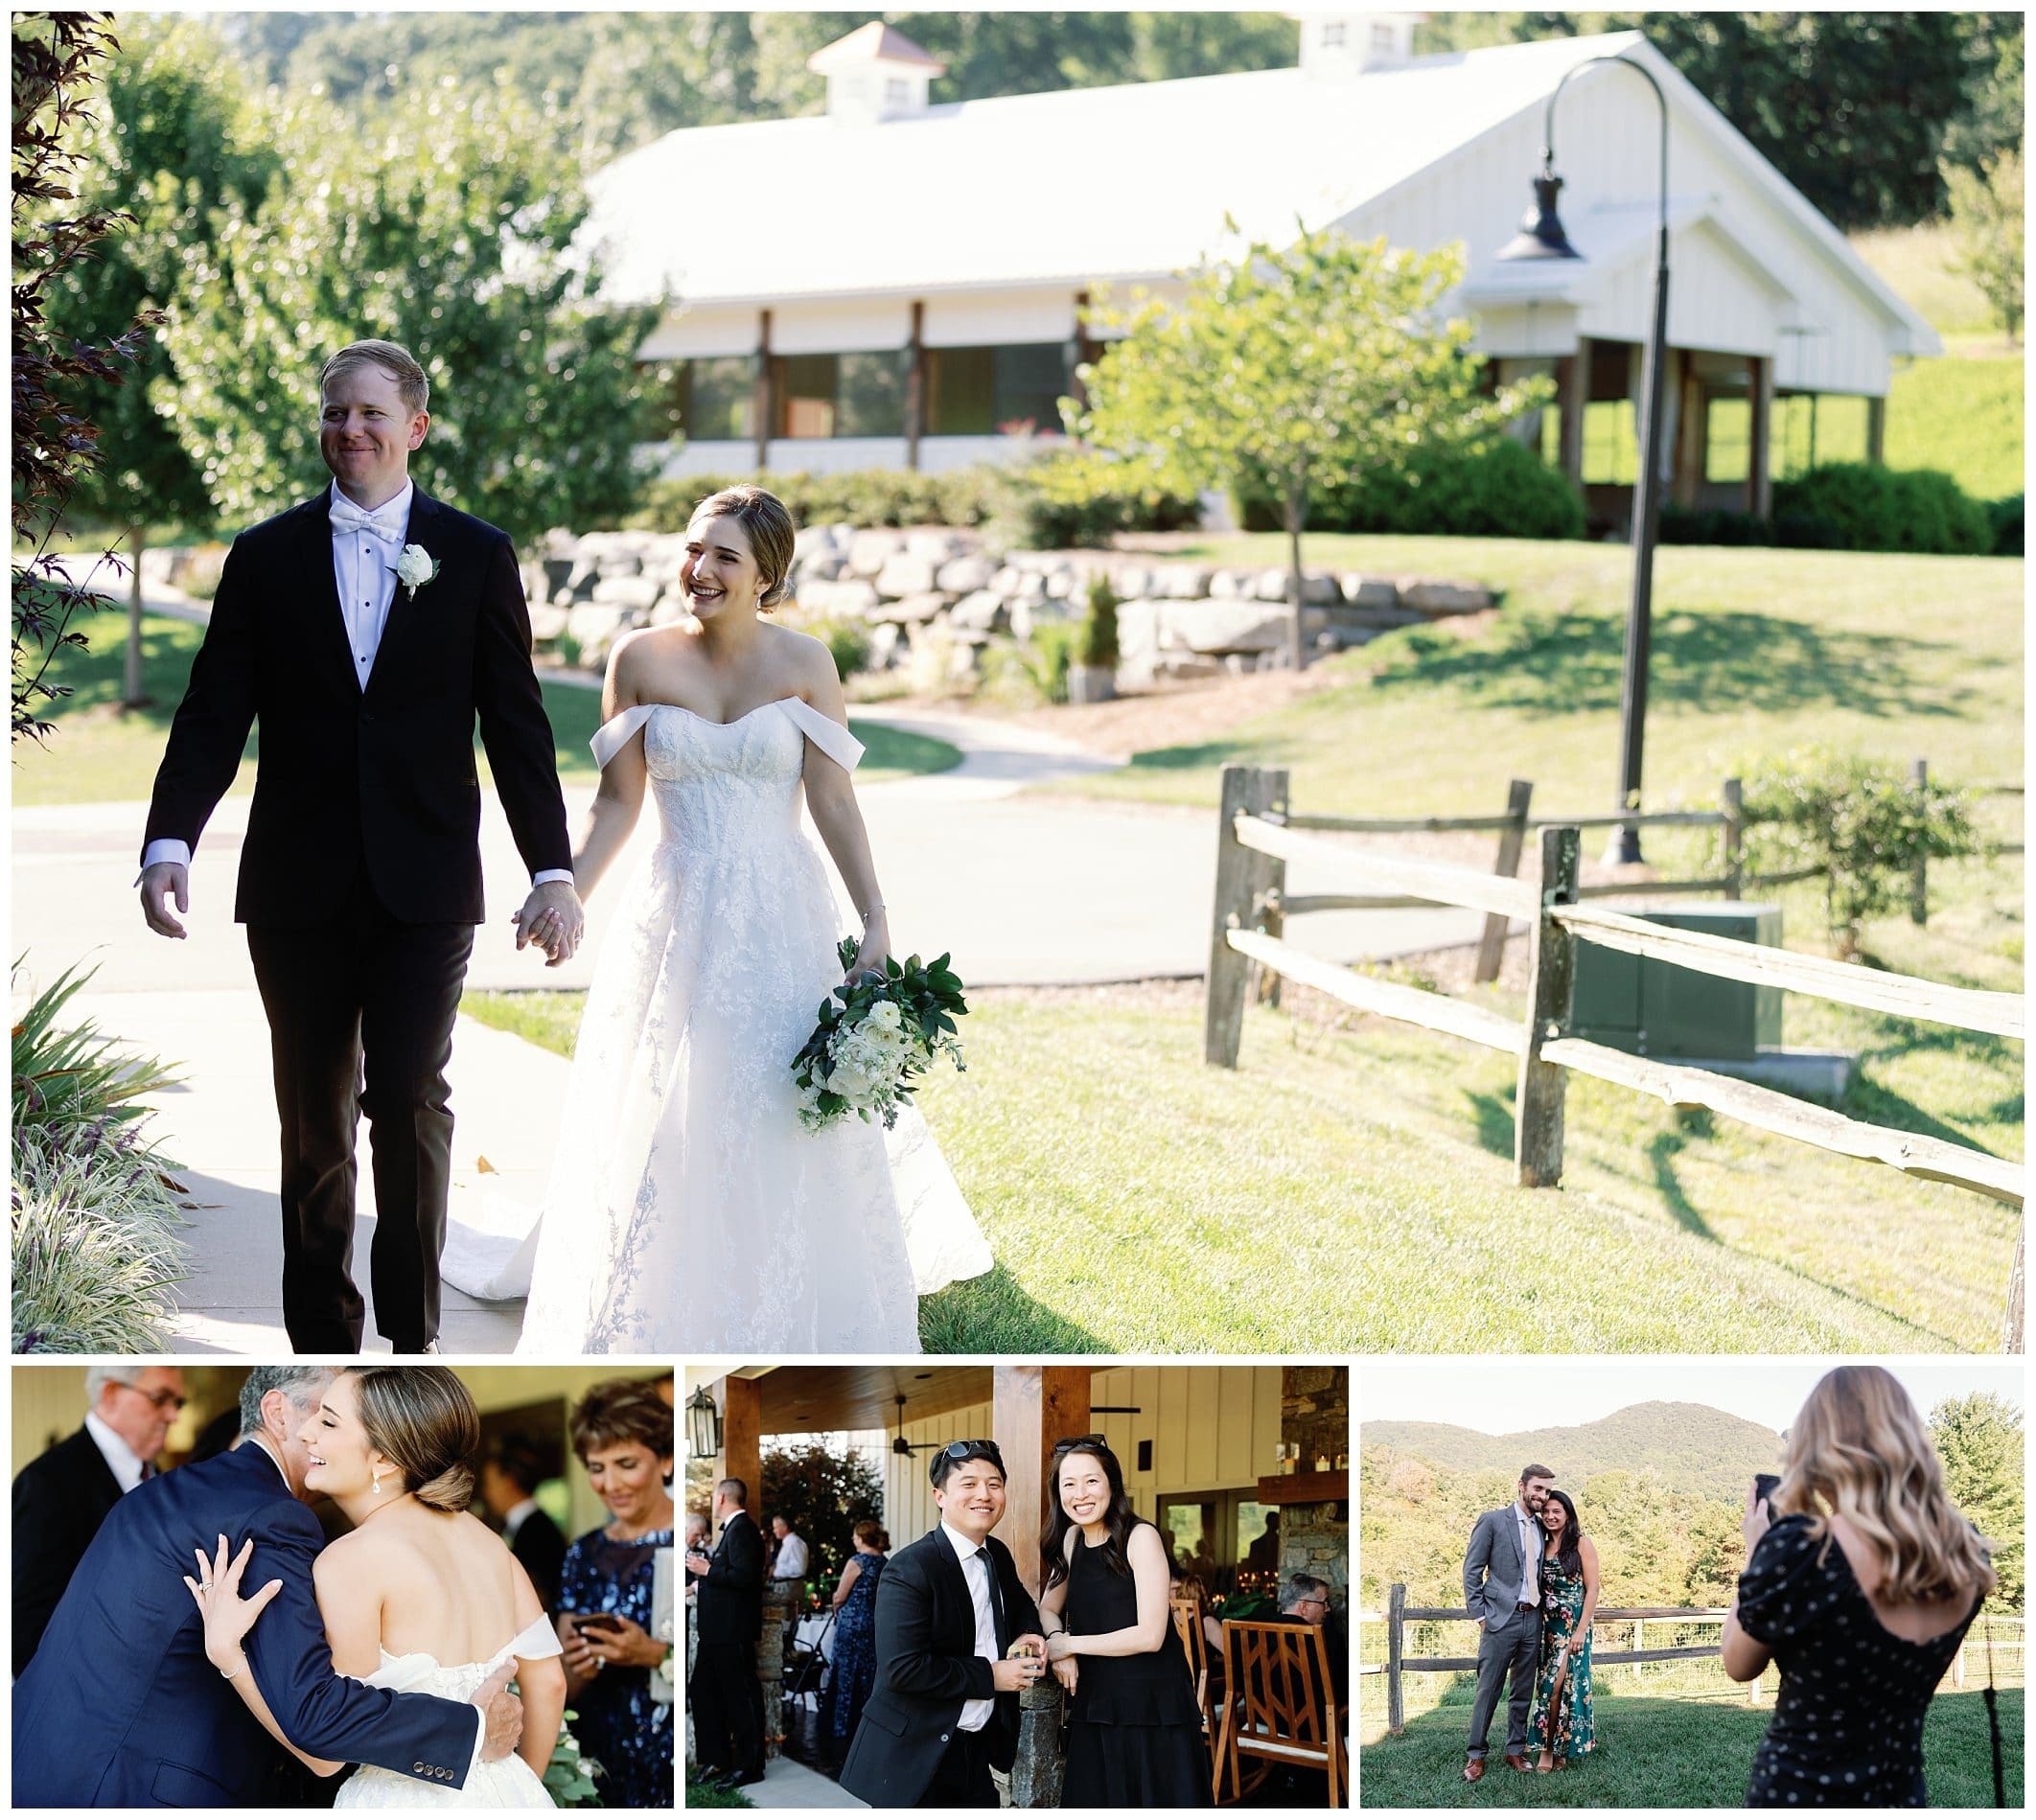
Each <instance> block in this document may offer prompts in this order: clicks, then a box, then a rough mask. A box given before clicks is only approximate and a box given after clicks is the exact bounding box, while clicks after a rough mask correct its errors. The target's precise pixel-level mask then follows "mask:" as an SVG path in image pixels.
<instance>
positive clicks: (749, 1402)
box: [714, 1377, 763, 1516]
mask: <svg viewBox="0 0 2036 1820" xmlns="http://www.w3.org/2000/svg"><path fill="white" fill-rule="evenodd" d="M714 1390H715V1398H714V1400H715V1401H716V1402H718V1403H719V1404H720V1405H721V1472H720V1477H722V1478H724V1479H740V1480H741V1481H742V1483H743V1484H744V1485H745V1486H747V1487H748V1488H749V1493H750V1496H749V1502H748V1505H747V1507H746V1508H747V1509H748V1510H749V1512H750V1514H751V1515H752V1516H754V1515H755V1514H756V1513H757V1511H758V1510H760V1509H763V1384H762V1381H761V1380H760V1379H757V1378H753V1377H725V1378H723V1379H722V1380H721V1382H720V1383H719V1384H717V1385H715V1387H714Z"/></svg>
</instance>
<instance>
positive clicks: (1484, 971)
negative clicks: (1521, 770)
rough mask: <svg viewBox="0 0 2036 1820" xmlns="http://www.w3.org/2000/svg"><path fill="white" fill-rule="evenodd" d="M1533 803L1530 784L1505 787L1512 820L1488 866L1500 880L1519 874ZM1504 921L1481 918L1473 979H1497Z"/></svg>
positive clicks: (1515, 781)
mask: <svg viewBox="0 0 2036 1820" xmlns="http://www.w3.org/2000/svg"><path fill="white" fill-rule="evenodd" d="M1533 800H1534V785H1533V783H1532V782H1531V781H1529V780H1528V779H1526V778H1523V777H1515V778H1514V779H1513V781H1512V782H1511V783H1509V784H1508V785H1507V786H1506V813H1507V814H1508V815H1509V816H1511V817H1512V818H1513V825H1512V826H1511V827H1510V828H1507V829H1505V830H1504V831H1503V832H1502V833H1501V834H1500V835H1499V843H1498V858H1497V859H1496V860H1495V861H1494V862H1493V863H1492V872H1493V873H1494V874H1495V875H1496V876H1498V877H1499V878H1502V879H1516V878H1518V877H1519V875H1520V849H1521V848H1522V847H1524V846H1525V845H1526V844H1527V805H1528V804H1529V803H1530V802H1532V801H1533ZM1507 922H1508V918H1506V917H1504V916H1500V915H1497V914H1496V913H1494V914H1492V915H1490V916H1487V917H1486V918H1485V933H1483V934H1482V935H1480V936H1479V937H1478V943H1477V971H1476V972H1475V973H1474V974H1472V975H1471V978H1472V979H1476V980H1479V981H1481V982H1483V981H1489V980H1492V979H1497V978H1498V977H1499V963H1500V962H1501V961H1502V960H1503V959H1504V958H1505V956H1506V927H1507Z"/></svg>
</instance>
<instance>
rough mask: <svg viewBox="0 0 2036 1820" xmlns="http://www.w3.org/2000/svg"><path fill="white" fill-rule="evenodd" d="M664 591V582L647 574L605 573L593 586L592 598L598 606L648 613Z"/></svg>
mask: <svg viewBox="0 0 2036 1820" xmlns="http://www.w3.org/2000/svg"><path fill="white" fill-rule="evenodd" d="M663 592H664V587H663V584H662V583H660V582H657V581H653V580H652V579H651V578H650V577H649V576H647V575H610V574H606V573H604V574H603V575H602V577H601V579H600V580H599V581H597V582H596V583H595V584H594V586H593V596H592V600H593V604H594V605H595V606H596V607H618V608H621V609H623V610H625V611H629V612H634V613H647V612H649V611H650V610H651V609H652V608H653V607H655V606H656V605H657V604H658V596H659V595H660V594H661V593H663ZM573 636H574V637H576V638H577V637H578V636H579V634H578V633H575V634H573Z"/></svg>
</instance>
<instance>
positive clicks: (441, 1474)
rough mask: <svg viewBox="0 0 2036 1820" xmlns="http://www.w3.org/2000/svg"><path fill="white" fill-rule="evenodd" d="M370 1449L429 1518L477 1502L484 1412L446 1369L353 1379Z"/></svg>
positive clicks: (374, 1369)
mask: <svg viewBox="0 0 2036 1820" xmlns="http://www.w3.org/2000/svg"><path fill="white" fill-rule="evenodd" d="M347 1375H348V1376H350V1377H351V1378H352V1379H353V1380H354V1393H355V1395H356V1397H357V1398H358V1399H359V1405H360V1425H361V1426H362V1427H363V1428H365V1429H366V1430H367V1438H368V1440H369V1441H370V1442H371V1443H372V1444H373V1445H374V1446H375V1447H376V1448H377V1449H378V1450H380V1451H381V1452H382V1453H383V1454H386V1455H387V1456H388V1458H389V1459H391V1460H393V1461H394V1462H395V1463H396V1465H397V1468H398V1470H400V1471H401V1472H402V1474H403V1483H404V1487H405V1489H406V1490H407V1491H409V1492H411V1493H412V1494H413V1495H414V1496H415V1497H416V1499H417V1502H418V1503H419V1504H421V1505H423V1506H424V1507H425V1509H428V1510H450V1511H459V1510H464V1509H466V1508H467V1507H468V1506H469V1505H470V1504H472V1503H473V1502H474V1458H475V1456H476V1455H478V1453H479V1452H480V1411H479V1410H477V1409H475V1408H474V1398H473V1397H472V1396H471V1395H470V1394H468V1391H467V1387H466V1386H465V1385H464V1384H462V1383H461V1382H460V1381H459V1379H458V1377H457V1376H455V1375H454V1374H453V1373H452V1372H451V1371H447V1370H446V1368H445V1367H444V1366H442V1365H373V1366H366V1367H363V1368H361V1369H360V1370H359V1371H350V1372H349V1373H348V1374H347Z"/></svg>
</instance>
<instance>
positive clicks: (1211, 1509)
mask: <svg viewBox="0 0 2036 1820" xmlns="http://www.w3.org/2000/svg"><path fill="white" fill-rule="evenodd" d="M1159 1507H1160V1516H1159V1527H1160V1529H1161V1531H1162V1532H1164V1533H1165V1534H1166V1536H1167V1539H1168V1543H1169V1544H1170V1545H1171V1547H1172V1550H1173V1558H1174V1560H1175V1561H1177V1562H1178V1563H1179V1564H1180V1566H1181V1569H1182V1571H1183V1572H1184V1573H1189V1574H1193V1575H1195V1576H1197V1577H1198V1578H1200V1579H1201V1581H1202V1583H1203V1584H1204V1585H1205V1586H1207V1587H1208V1589H1209V1590H1210V1591H1211V1592H1212V1593H1218V1594H1224V1595H1228V1594H1231V1593H1249V1592H1262V1593H1265V1594H1267V1595H1272V1594H1274V1593H1275V1592H1276V1591H1277V1588H1278V1585H1279V1578H1280V1539H1279V1522H1278V1517H1279V1507H1278V1506H1276V1505H1269V1504H1261V1503H1260V1502H1259V1501H1258V1499H1257V1498H1255V1497H1254V1496H1253V1495H1252V1494H1251V1492H1249V1491H1243V1490H1234V1491H1185V1492H1177V1493H1174V1494H1172V1495H1171V1496H1168V1497H1163V1498H1162V1499H1160V1501H1159ZM1268 1518H1271V1519H1273V1521H1272V1524H1271V1527H1270V1528H1268V1527H1267V1519H1268Z"/></svg>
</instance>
